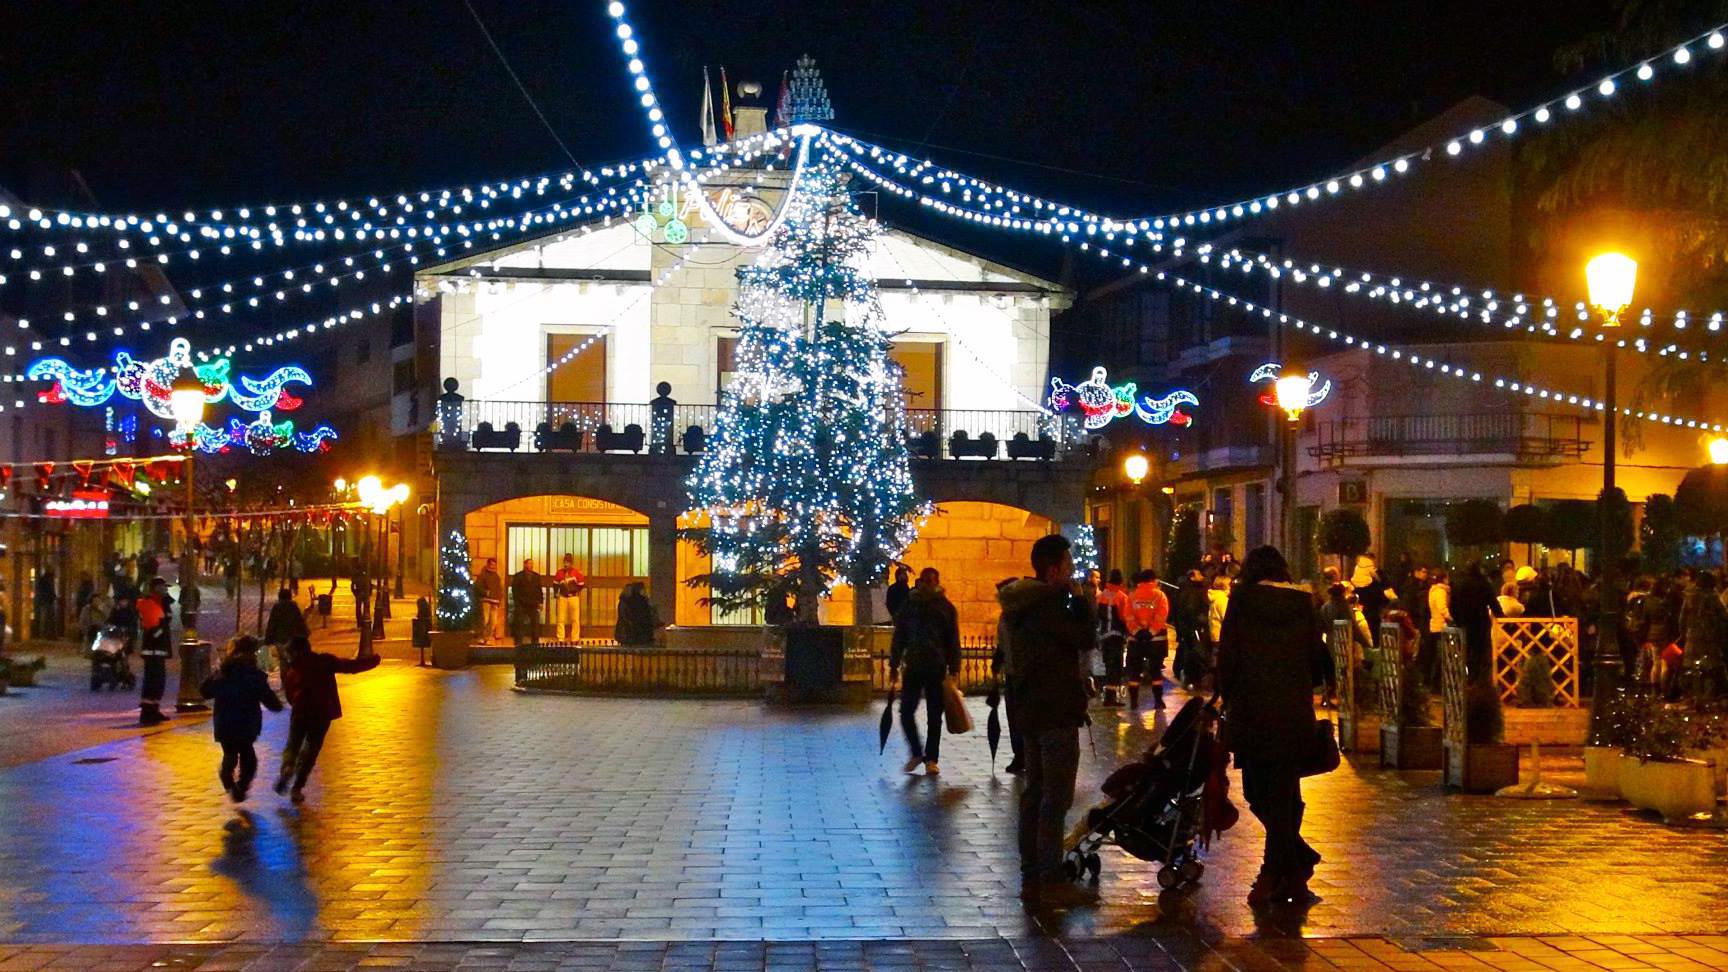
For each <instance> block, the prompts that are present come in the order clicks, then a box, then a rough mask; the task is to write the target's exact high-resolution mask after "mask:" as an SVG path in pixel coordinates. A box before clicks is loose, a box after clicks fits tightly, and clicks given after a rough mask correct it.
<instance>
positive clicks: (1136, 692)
mask: <svg viewBox="0 0 1728 972" xmlns="http://www.w3.org/2000/svg"><path fill="white" fill-rule="evenodd" d="M1169 621H1170V598H1168V597H1166V596H1165V594H1164V590H1163V588H1161V587H1159V585H1158V575H1157V574H1156V573H1154V572H1153V571H1151V570H1150V569H1148V570H1143V571H1141V572H1140V573H1138V574H1136V575H1135V577H1134V592H1133V593H1132V594H1129V595H1128V707H1129V708H1131V709H1138V708H1140V679H1141V678H1142V677H1143V676H1144V677H1146V678H1147V680H1148V681H1150V682H1151V683H1152V700H1153V704H1154V705H1155V706H1156V707H1157V708H1160V709H1162V708H1164V659H1165V658H1166V657H1168V656H1169V654H1170V638H1169V635H1168V633H1167V632H1168V627H1169Z"/></svg>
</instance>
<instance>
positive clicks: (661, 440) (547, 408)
mask: <svg viewBox="0 0 1728 972" xmlns="http://www.w3.org/2000/svg"><path fill="white" fill-rule="evenodd" d="M718 411H719V407H718V406H716V405H685V404H676V403H673V404H666V403H661V404H658V405H656V404H652V403H647V402H641V403H636V402H529V401H486V400H473V399H466V398H462V397H461V396H460V395H456V394H455V393H454V392H451V393H447V394H446V395H445V396H444V397H443V398H441V399H440V400H439V404H438V420H439V429H438V433H437V440H436V441H437V443H438V448H439V449H440V450H456V451H475V452H501V453H569V454H576V455H604V454H640V453H650V454H673V455H695V454H699V453H701V452H703V451H704V450H705V449H706V448H707V444H708V439H709V437H710V436H712V435H713V433H714V427H715V418H716V415H717V413H718ZM906 424H907V446H908V448H909V449H910V450H911V452H912V456H913V458H915V459H930V460H937V459H954V460H971V461H989V460H1024V461H1037V460H1054V459H1060V458H1063V457H1065V456H1066V455H1068V454H1069V453H1071V452H1073V451H1074V450H1075V449H1076V448H1084V447H1086V446H1087V445H1088V443H1087V441H1086V440H1085V438H1084V437H1083V436H1082V435H1081V433H1080V430H1079V429H1078V428H1077V427H1076V424H1075V423H1073V422H1071V421H1067V420H1065V419H1063V418H1062V417H1060V416H1052V415H1046V414H1044V413H1042V412H1034V411H1006V410H1004V411H997V410H978V409H940V410H938V409H908V410H907V412H906Z"/></svg>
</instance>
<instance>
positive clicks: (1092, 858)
mask: <svg viewBox="0 0 1728 972" xmlns="http://www.w3.org/2000/svg"><path fill="white" fill-rule="evenodd" d="M1085 869H1086V870H1087V871H1090V872H1091V874H1092V880H1094V881H1096V880H1098V875H1099V874H1100V873H1102V872H1103V870H1104V861H1103V859H1102V858H1100V857H1099V856H1098V855H1097V854H1087V855H1086V868H1085Z"/></svg>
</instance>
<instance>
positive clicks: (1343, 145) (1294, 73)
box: [0, 0, 1703, 214]
mask: <svg viewBox="0 0 1728 972" xmlns="http://www.w3.org/2000/svg"><path fill="white" fill-rule="evenodd" d="M473 2H474V4H475V7H476V9H478V10H479V12H480V14H481V16H482V17H483V18H484V19H485V20H486V22H487V24H488V26H489V27H490V28H491V29H492V31H493V33H494V35H495V37H496V38H497V40H498V43H499V44H500V45H501V46H502V48H503V50H504V51H505V53H506V55H507V56H508V57H509V58H510V60H511V62H512V64H513V65H514V66H515V68H516V70H517V71H518V73H519V74H520V75H521V77H522V79H523V81H524V83H525V84H526V85H527V86H528V88H529V90H530V91H531V92H532V93H533V94H534V96H535V98H536V99H537V100H538V101H539V102H540V104H541V106H542V107H543V109H544V110H545V112H546V114H547V115H548V117H549V118H550V119H551V121H552V123H553V125H554V126H556V128H557V130H558V132H559V134H560V136H561V137H562V138H563V140H564V141H565V143H567V144H568V145H569V146H570V149H571V151H572V152H574V153H575V155H576V157H577V158H578V159H580V160H581V161H582V162H583V163H585V164H590V165H593V164H597V163H600V162H604V161H612V160H619V159H624V158H630V157H636V156H641V155H645V154H647V152H648V150H649V149H650V148H651V142H650V140H649V138H648V135H647V133H646V131H645V130H644V125H643V121H642V118H641V115H640V112H639V110H638V109H637V108H636V106H635V104H634V102H633V100H632V98H631V96H630V92H629V91H628V89H627V86H626V83H625V74H624V71H623V67H622V64H621V63H620V55H619V53H618V51H617V47H616V44H615V42H614V41H613V40H612V38H611V36H610V24H609V22H608V18H607V17H606V15H605V12H604V4H603V3H602V2H601V0H581V2H577V0H559V2H502V0H473ZM631 19H632V20H633V22H634V23H635V24H636V26H637V28H638V32H639V35H640V39H641V40H642V42H643V43H644V46H645V55H646V60H647V62H648V67H649V71H650V72H651V73H652V75H653V76H654V79H655V82H656V87H657V89H658V91H659V92H660V94H661V97H662V99H663V100H664V101H665V102H666V103H667V106H668V108H669V110H670V111H671V112H672V113H673V120H674V122H675V123H676V124H677V127H678V130H679V133H680V136H681V138H682V139H684V140H685V141H686V142H694V141H695V136H696V122H697V116H696V111H697V103H698V95H699V91H700V84H701V81H700V69H701V65H702V64H703V63H707V64H710V65H713V66H715V67H718V65H719V64H721V63H725V64H726V66H727V68H728V71H729V73H730V74H731V77H732V78H733V79H734V80H739V79H744V78H754V79H757V80H761V81H762V82H763V83H764V84H765V85H767V86H768V88H769V90H770V92H772V91H773V90H774V87H775V85H776V84H777V82H778V78H779V72H780V70H781V69H782V68H785V67H789V66H790V65H791V62H792V61H793V60H794V59H795V58H796V57H797V56H798V55H800V54H802V53H805V52H808V53H810V54H812V55H813V56H815V57H816V59H817V61H818V63H819V66H820V67H821V69H822V71H823V73H824V75H825V76H826V78H827V81H828V86H829V91H830V94H831V96H832V99H833V102H834V105H835V109H836V112H837V117H836V120H835V125H836V127H839V128H842V129H845V130H848V131H852V132H854V133H857V134H861V135H865V136H866V137H870V138H872V139H874V140H877V141H881V142H883V143H885V144H889V145H892V146H895V147H897V148H902V149H911V148H915V147H917V146H918V145H919V144H921V143H923V144H927V145H928V146H929V148H928V154H930V155H931V156H932V157H934V158H936V159H937V160H938V161H942V162H945V163H947V164H950V165H952V166H953V167H955V168H959V169H962V170H966V171H971V172H975V173H976V174H979V175H982V176H985V177H988V178H992V179H996V180H999V181H1003V182H1006V183H1009V184H1012V185H1016V186H1023V187H1026V188H1028V189H1031V190H1034V191H1042V192H1044V193H1047V194H1052V195H1059V196H1061V197H1062V198H1066V199H1074V200H1076V201H1079V202H1082V203H1086V204H1090V205H1095V206H1101V207H1105V208H1107V209H1109V210H1111V211H1114V212H1119V213H1124V214H1135V213H1141V212H1148V211H1153V210H1158V209H1162V208H1166V207H1170V206H1182V205H1188V204H1197V203H1204V202H1212V201H1218V200H1219V199H1220V198H1222V197H1234V196H1237V195H1239V194H1242V193H1245V192H1256V191H1266V190H1270V189H1274V188H1277V187H1280V186H1283V185H1286V184H1289V183H1292V182H1300V181H1303V180H1306V179H1309V178H1312V177H1314V176H1316V175H1319V174H1321V173H1323V172H1326V171H1329V170H1332V169H1334V168H1337V167H1339V166H1341V165H1343V164H1345V163H1346V162H1348V161H1349V160H1351V159H1353V158H1355V157H1356V156H1358V155H1360V154H1362V153H1363V152H1365V151H1367V150H1369V149H1371V148H1373V147H1374V146H1376V145H1377V144H1379V143H1381V142H1383V141H1385V140H1386V139H1388V138H1390V137H1391V136H1394V135H1396V134H1397V133H1398V132H1399V131H1401V130H1402V129H1404V128H1405V127H1407V126H1408V125H1409V124H1410V123H1412V122H1414V121H1417V120H1420V119H1422V118H1424V117H1427V116H1428V115H1431V114H1433V113H1436V112H1438V111H1440V110H1441V109H1443V108H1445V107H1446V106H1447V105H1449V104H1451V103H1452V102H1454V101H1456V100H1458V99H1460V98H1463V97H1465V96H1467V95H1470V94H1484V95H1487V96H1489V97H1493V98H1497V99H1501V100H1504V101H1507V102H1508V103H1511V104H1519V103H1522V102H1524V101H1527V100H1530V99H1532V98H1536V97H1542V96H1545V95H1548V94H1551V93H1553V92H1555V91H1558V90H1561V88H1562V85H1563V84H1564V83H1565V79H1564V78H1563V77H1562V76H1560V74H1559V72H1558V71H1557V69H1556V67H1555V61H1554V51H1555V49H1556V48H1557V47H1559V46H1561V45H1563V44H1565V43H1567V42H1569V41H1571V40H1574V39H1575V38H1577V37H1578V36H1580V35H1582V34H1585V33H1588V32H1591V31H1598V30H1602V29H1605V28H1608V27H1610V26H1611V25H1612V24H1613V21H1614V17H1613V13H1612V10H1611V6H1610V4H1608V3H1606V2H1602V0H1578V2H1570V3H1565V4H1561V3H1534V4H1507V3H1445V4H1414V3H1409V4H1406V3H1386V2H1376V3H1355V2H1352V3H1333V4H1323V5H1322V4H1304V3H1289V4H1270V3H1240V2H1213V3H1206V4H1171V3H1157V2H1152V0H1139V2H1099V0H1085V2H1081V3H1056V2H1049V0H1045V2H1038V3H1014V2H1005V0H992V2H986V3H973V2H970V0H966V2H952V0H943V2H939V3H932V2H929V0H922V2H911V0H894V2H870V3H865V2H845V3H842V2H832V3H810V2H802V3H794V2H751V3H744V2H677V3H672V2H647V0H643V2H638V3H634V4H632V6H631ZM7 20H8V26H9V29H8V30H7V31H5V32H4V33H3V35H0V92H3V94H0V145H4V146H5V150H4V151H3V152H0V184H3V185H5V186H6V187H7V188H9V189H10V190H11V191H13V192H14V193H15V194H18V195H20V196H23V197H24V198H25V199H26V200H27V201H39V202H46V203H52V202H56V201H60V202H73V200H66V199H60V200H56V199H55V198H53V197H54V196H55V195H57V194H58V193H59V192H60V187H62V186H63V184H64V181H63V179H61V178H59V177H57V176H55V173H56V172H63V171H64V170H65V169H68V168H72V169H76V170H77V171H78V172H79V173H81V174H82V176H83V177H84V179H85V180H86V181H87V183H88V184H89V186H90V188H91V190H92V192H93V193H94V194H95V195H96V197H97V199H98V201H99V203H100V205H101V206H102V207H103V208H107V209H125V210H155V209H158V208H166V209H170V210H174V211H178V210H179V209H182V208H184V207H186V206H188V205H195V206H201V207H207V206H211V205H229V206H231V205H235V204H239V203H258V202H265V201H278V202H280V201H284V200H289V199H304V198H308V197H316V196H320V195H323V196H333V195H338V194H340V195H354V194H365V193H379V194H383V193H386V192H394V191H397V190H403V189H420V188H437V187H443V186H446V185H456V184H461V183H464V182H467V181H471V180H475V179H481V178H488V177H491V178H498V177H507V176H512V175H524V174H531V173H537V172H542V171H547V170H552V169H557V168H560V167H565V166H567V165H568V159H567V158H566V157H565V156H564V153H563V152H562V151H561V150H560V149H559V147H558V145H557V143H556V142H555V141H554V140H553V138H552V137H551V136H550V135H549V134H548V133H547V132H546V130H545V129H544V128H543V127H542V126H541V124H540V122H539V121H538V120H537V119H536V118H535V116H534V114H533V112H532V111H531V109H530V108H529V107H528V105H527V104H526V103H525V102H524V100H523V98H522V96H521V95H520V94H519V93H518V91H517V90H516V89H515V87H514V86H513V85H512V83H511V81H510V79H509V77H508V75H507V74H506V73H505V71H504V69H503V67H502V66H501V65H500V63H499V61H498V59H497V58H496V56H495V55H494V54H493V53H492V51H491V50H490V49H489V48H488V47H487V45H486V42H485V40H484V39H483V38H482V36H481V34H480V32H479V29H478V28H477V27H476V26H475V24H474V21H473V20H472V19H471V18H470V16H469V13H468V11H467V9H466V8H465V7H464V6H463V3H462V2H461V0H415V2H351V0H350V2H339V3H329V2H296V3H283V2H275V3H265V2H257V3H204V2H194V0H175V2H172V3H163V2H160V0H156V2H149V3H134V2H119V0H105V2H53V3H49V2H40V0H37V2H28V3H23V2H14V3H13V4H12V5H10V7H9V9H8V11H7ZM1699 26H1703V25H1699ZM962 149H963V150H964V152H962V151H960V150H962ZM969 153H980V154H969ZM988 156H998V157H999V158H991V157H988ZM1009 160H1014V161H1009ZM1045 167H1048V168H1045ZM1059 169H1068V170H1073V171H1068V172H1064V171H1058V170H1059Z"/></svg>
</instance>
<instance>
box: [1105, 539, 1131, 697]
mask: <svg viewBox="0 0 1728 972" xmlns="http://www.w3.org/2000/svg"><path fill="white" fill-rule="evenodd" d="M1127 643H1128V589H1127V588H1126V587H1123V586H1122V572H1121V571H1120V570H1112V571H1111V572H1110V582H1109V583H1107V584H1105V585H1103V586H1102V587H1100V588H1099V589H1098V648H1099V651H1101V652H1103V655H1104V685H1105V692H1104V704H1105V705H1107V706H1114V707H1120V706H1121V705H1122V650H1123V648H1124V647H1125V646H1126V645H1127Z"/></svg>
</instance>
